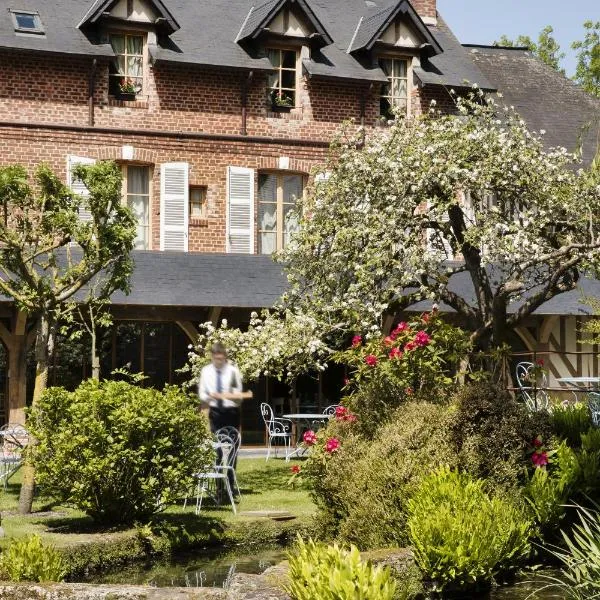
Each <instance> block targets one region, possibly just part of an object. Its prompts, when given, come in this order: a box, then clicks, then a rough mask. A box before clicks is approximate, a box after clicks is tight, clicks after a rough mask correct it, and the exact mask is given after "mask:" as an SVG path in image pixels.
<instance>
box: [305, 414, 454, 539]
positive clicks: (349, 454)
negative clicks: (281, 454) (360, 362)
mask: <svg viewBox="0 0 600 600" xmlns="http://www.w3.org/2000/svg"><path fill="white" fill-rule="evenodd" d="M448 424H449V412H448V409H447V408H446V407H444V406H441V405H437V404H430V403H426V402H409V403H407V404H405V405H404V406H402V407H400V408H399V409H397V410H396V411H395V412H394V413H393V416H392V417H391V418H390V420H389V421H388V422H387V423H386V424H384V425H383V426H381V427H380V429H379V430H378V432H377V436H376V437H375V438H374V439H372V440H371V439H367V438H364V437H362V436H360V435H358V434H357V433H355V428H354V426H353V425H352V426H348V424H346V423H338V422H336V421H333V422H331V423H330V424H329V426H328V427H327V428H326V429H324V430H322V431H321V432H319V434H318V437H319V440H320V441H321V440H325V439H328V438H331V437H336V438H337V439H339V440H340V441H341V445H340V448H339V450H337V451H336V452H334V453H331V454H327V453H326V451H324V450H323V446H324V444H322V443H320V442H319V443H318V444H317V445H316V446H314V447H313V448H312V450H311V455H310V457H309V459H308V461H307V464H306V465H305V467H304V468H303V474H304V476H305V477H306V478H308V480H309V482H310V484H311V487H312V495H313V499H314V500H315V502H316V504H317V506H318V508H319V521H320V527H321V529H322V531H323V532H325V533H326V534H327V535H332V536H336V535H337V536H338V537H339V538H340V539H341V540H343V541H345V542H348V543H354V544H356V545H357V546H358V547H359V548H361V549H368V548H383V547H393V546H400V547H402V546H405V545H406V544H407V541H408V538H407V533H406V502H407V499H408V498H409V497H410V495H411V494H412V493H413V491H414V489H415V488H416V486H417V485H418V483H419V482H420V480H421V479H422V478H423V477H425V476H426V475H428V474H429V473H431V472H432V471H434V470H435V469H436V468H438V467H439V466H441V465H445V464H448V465H454V464H455V463H456V460H455V457H454V454H453V452H452V448H451V446H450V444H449V442H448V440H447V429H448Z"/></svg>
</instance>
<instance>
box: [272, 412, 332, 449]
mask: <svg viewBox="0 0 600 600" xmlns="http://www.w3.org/2000/svg"><path fill="white" fill-rule="evenodd" d="M282 416H283V417H284V418H285V419H289V420H290V421H292V422H293V423H294V428H295V430H296V431H295V432H294V436H295V437H296V449H295V450H294V451H293V452H292V453H291V454H290V455H289V456H288V458H291V457H292V456H299V455H300V453H301V452H303V451H304V450H305V448H303V447H302V446H301V445H300V440H299V439H298V436H297V431H298V423H305V424H306V425H307V426H308V428H309V429H310V427H311V424H312V423H314V422H315V421H319V422H320V423H326V422H327V421H329V419H331V417H332V416H333V415H326V414H324V413H290V414H287V415H282Z"/></svg>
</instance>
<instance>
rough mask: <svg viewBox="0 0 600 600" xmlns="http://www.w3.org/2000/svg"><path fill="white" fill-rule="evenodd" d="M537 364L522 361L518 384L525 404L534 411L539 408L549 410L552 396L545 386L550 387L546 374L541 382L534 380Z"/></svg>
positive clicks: (519, 368) (519, 366) (519, 365)
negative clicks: (550, 396)
mask: <svg viewBox="0 0 600 600" xmlns="http://www.w3.org/2000/svg"><path fill="white" fill-rule="evenodd" d="M535 367H536V365H535V364H534V363H532V362H520V363H519V364H518V365H517V373H516V374H517V385H518V386H519V391H520V392H521V396H522V397H523V400H524V401H525V405H526V406H527V408H528V409H529V410H531V411H532V412H535V411H538V410H548V408H549V407H550V398H549V396H548V392H547V390H546V389H545V388H547V387H548V380H547V377H546V374H545V373H543V374H542V376H541V378H540V382H539V384H538V382H537V381H534V380H533V379H532V378H533V377H535V375H534V372H535V371H534V369H535Z"/></svg>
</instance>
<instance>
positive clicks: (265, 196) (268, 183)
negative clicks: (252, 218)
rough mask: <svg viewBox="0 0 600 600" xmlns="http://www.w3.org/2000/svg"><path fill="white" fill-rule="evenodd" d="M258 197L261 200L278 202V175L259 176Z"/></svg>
mask: <svg viewBox="0 0 600 600" xmlns="http://www.w3.org/2000/svg"><path fill="white" fill-rule="evenodd" d="M258 199H259V200H260V201H261V202H277V176H276V175H268V174H261V175H259V176H258Z"/></svg>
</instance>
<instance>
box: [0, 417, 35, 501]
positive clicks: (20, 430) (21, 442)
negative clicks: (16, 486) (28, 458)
mask: <svg viewBox="0 0 600 600" xmlns="http://www.w3.org/2000/svg"><path fill="white" fill-rule="evenodd" d="M28 443H29V434H28V433H27V430H26V429H25V427H23V425H19V424H18V423H9V424H8V425H3V426H2V427H0V444H1V448H0V479H1V480H2V485H3V487H4V489H6V488H7V486H8V480H9V479H10V478H11V477H12V476H13V475H14V474H15V473H16V472H17V471H18V470H19V467H20V466H21V464H22V463H23V450H25V448H26V447H27V444H28Z"/></svg>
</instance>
